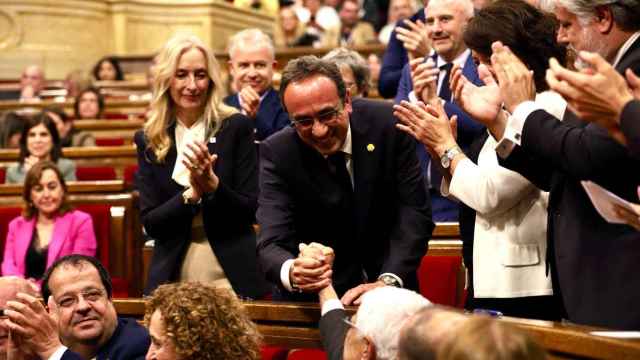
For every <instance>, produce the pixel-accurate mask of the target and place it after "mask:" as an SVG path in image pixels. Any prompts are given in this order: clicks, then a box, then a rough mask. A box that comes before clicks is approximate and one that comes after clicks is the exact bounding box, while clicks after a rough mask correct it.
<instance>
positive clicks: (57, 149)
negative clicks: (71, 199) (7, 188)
mask: <svg viewBox="0 0 640 360" xmlns="http://www.w3.org/2000/svg"><path fill="white" fill-rule="evenodd" d="M61 156H62V150H61V146H60V136H59V135H58V129H56V124H55V123H54V122H53V120H51V118H50V117H49V115H47V114H46V113H44V112H41V113H39V114H38V115H37V116H36V117H35V118H30V119H29V120H28V121H27V123H26V124H25V126H24V130H23V131H22V135H21V137H20V154H19V157H18V163H17V164H13V165H10V166H9V167H8V168H7V175H6V179H5V183H7V184H20V183H22V182H24V178H25V175H26V173H27V171H29V169H31V167H32V166H33V165H35V164H36V163H38V162H39V161H42V160H49V161H52V162H54V163H55V164H56V166H57V167H58V169H59V170H60V173H61V174H62V177H63V178H64V180H65V181H75V180H76V165H75V163H74V162H73V161H72V160H69V159H65V158H63V157H61Z"/></svg>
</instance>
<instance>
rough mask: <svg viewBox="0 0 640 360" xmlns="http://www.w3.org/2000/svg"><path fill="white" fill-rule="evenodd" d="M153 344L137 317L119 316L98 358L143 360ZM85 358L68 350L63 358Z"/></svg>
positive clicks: (74, 359)
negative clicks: (116, 324)
mask: <svg viewBox="0 0 640 360" xmlns="http://www.w3.org/2000/svg"><path fill="white" fill-rule="evenodd" d="M149 345H151V339H150V338H149V332H148V331H147V329H146V328H145V327H144V326H142V325H140V324H138V322H137V321H136V320H135V319H129V318H120V317H119V318H118V326H117V327H116V330H115V331H114V332H113V335H111V338H110V339H109V341H108V342H107V343H106V344H104V346H102V348H100V349H99V351H98V354H97V355H96V359H98V360H132V359H135V360H143V359H144V358H145V355H146V354H147V350H149ZM76 359H83V358H82V356H80V355H79V354H77V353H75V352H73V351H71V350H69V349H68V350H67V351H65V352H64V354H62V360H76Z"/></svg>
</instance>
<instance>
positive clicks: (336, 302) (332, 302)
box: [320, 299, 344, 316]
mask: <svg viewBox="0 0 640 360" xmlns="http://www.w3.org/2000/svg"><path fill="white" fill-rule="evenodd" d="M335 309H344V306H343V305H342V302H341V301H340V299H329V300H327V301H325V302H324V304H322V309H320V316H324V314H326V313H328V312H329V311H331V310H335Z"/></svg>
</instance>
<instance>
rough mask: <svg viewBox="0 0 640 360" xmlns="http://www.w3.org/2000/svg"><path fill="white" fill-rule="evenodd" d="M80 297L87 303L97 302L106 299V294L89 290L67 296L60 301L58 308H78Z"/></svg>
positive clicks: (96, 290) (97, 290)
mask: <svg viewBox="0 0 640 360" xmlns="http://www.w3.org/2000/svg"><path fill="white" fill-rule="evenodd" d="M80 297H82V298H83V299H84V301H87V302H96V301H100V300H102V299H103V298H105V297H106V293H105V292H104V291H102V290H99V289H88V290H84V291H82V292H80V293H78V294H77V295H74V294H69V295H65V296H63V297H61V298H60V299H59V300H58V306H60V307H62V308H71V307H74V306H76V304H78V302H79V299H80Z"/></svg>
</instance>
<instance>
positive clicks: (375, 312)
mask: <svg viewBox="0 0 640 360" xmlns="http://www.w3.org/2000/svg"><path fill="white" fill-rule="evenodd" d="M299 250H300V257H301V258H303V259H308V260H311V261H320V262H323V263H325V264H326V265H327V266H328V267H329V268H331V267H332V266H333V262H334V259H335V253H334V252H333V249H331V248H330V247H328V246H323V245H321V244H319V243H311V244H309V245H307V244H300V246H299ZM318 297H319V300H320V311H321V315H322V317H321V318H320V324H319V327H320V337H321V340H322V345H323V347H324V350H325V351H326V352H327V357H328V358H329V360H341V359H344V360H356V359H367V360H375V359H385V360H387V359H389V360H390V359H396V357H397V352H398V338H399V334H400V329H401V328H402V325H403V324H404V323H405V321H407V320H408V319H409V318H410V317H411V316H412V315H413V314H415V313H417V312H419V311H422V310H424V309H426V308H429V307H431V303H430V302H429V300H427V299H426V298H424V297H423V296H422V295H420V294H418V293H416V292H413V291H410V290H406V289H400V288H397V287H393V286H384V287H379V288H376V289H373V290H371V291H368V292H367V293H365V294H364V295H363V296H362V298H361V299H360V300H361V301H360V304H359V305H360V306H359V307H358V311H357V312H356V313H355V314H354V315H353V316H352V317H351V319H347V313H346V312H345V310H344V307H343V305H342V302H341V301H340V299H339V298H338V295H337V294H336V291H335V289H334V288H333V285H332V284H331V283H329V285H327V286H326V287H324V288H323V289H320V290H319V292H318Z"/></svg>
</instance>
